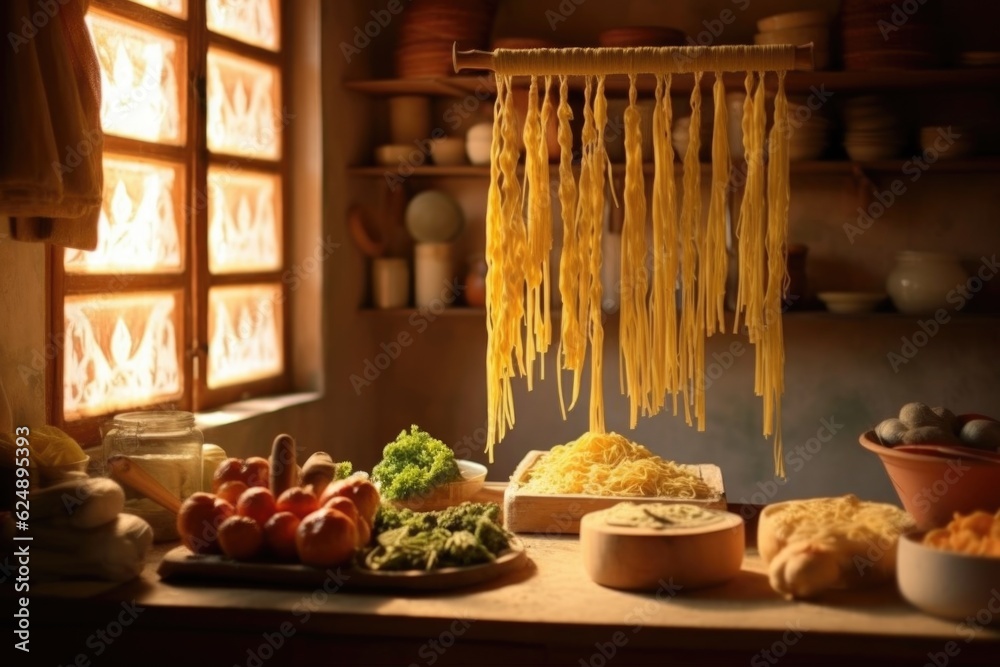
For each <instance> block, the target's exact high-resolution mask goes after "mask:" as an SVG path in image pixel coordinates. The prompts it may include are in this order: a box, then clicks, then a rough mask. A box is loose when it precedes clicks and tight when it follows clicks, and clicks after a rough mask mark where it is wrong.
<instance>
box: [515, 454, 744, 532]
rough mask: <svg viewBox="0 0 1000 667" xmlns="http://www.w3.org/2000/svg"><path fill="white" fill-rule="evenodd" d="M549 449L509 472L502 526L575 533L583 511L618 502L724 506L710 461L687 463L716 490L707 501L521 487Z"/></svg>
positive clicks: (717, 472)
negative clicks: (528, 490)
mask: <svg viewBox="0 0 1000 667" xmlns="http://www.w3.org/2000/svg"><path fill="white" fill-rule="evenodd" d="M547 453H548V452H544V451H539V450H532V451H530V452H528V453H527V455H526V456H525V457H524V459H522V460H521V463H519V464H518V466H517V468H516V469H515V470H514V474H513V475H511V478H510V485H509V486H508V487H507V490H506V491H505V492H504V496H503V516H504V527H505V528H506V529H507V530H509V531H512V532H515V533H546V534H549V535H554V534H570V535H577V534H579V533H580V519H581V518H582V517H583V515H584V514H587V513H589V512H596V511H597V510H603V509H607V508H608V507H611V506H612V505H617V504H618V503H624V502H633V503H642V502H655V503H690V504H692V505H702V506H704V507H708V508H712V509H720V510H724V509H726V492H725V488H724V487H723V484H722V470H720V469H719V466H717V465H713V464H711V463H703V464H700V465H693V466H690V467H691V468H694V469H696V470H697V472H698V474H700V475H701V478H702V479H703V480H705V482H707V483H708V485H709V486H711V487H712V488H713V489H715V490H717V491H718V492H719V495H718V497H717V498H713V499H710V500H688V499H678V498H666V497H648V498H646V497H624V496H588V495H584V494H578V493H567V494H537V493H525V492H524V491H523V490H522V489H521V484H523V483H524V480H525V476H526V474H527V472H528V470H529V469H530V468H531V467H532V466H533V465H535V463H536V462H537V461H538V459H539V457H541V456H542V455H543V454H547Z"/></svg>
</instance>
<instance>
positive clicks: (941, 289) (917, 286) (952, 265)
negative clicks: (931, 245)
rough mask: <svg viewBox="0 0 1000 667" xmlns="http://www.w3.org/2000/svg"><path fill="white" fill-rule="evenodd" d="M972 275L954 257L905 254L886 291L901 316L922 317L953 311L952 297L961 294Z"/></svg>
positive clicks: (898, 258)
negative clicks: (941, 310) (962, 288)
mask: <svg viewBox="0 0 1000 667" xmlns="http://www.w3.org/2000/svg"><path fill="white" fill-rule="evenodd" d="M968 277H969V276H968V274H967V273H966V272H965V269H963V268H962V265H961V264H960V263H959V261H958V258H957V257H955V256H954V255H948V254H945V253H936V252H917V251H914V250H904V251H902V252H899V253H897V254H896V265H895V266H894V267H893V269H892V271H891V272H890V273H889V278H888V279H887V280H886V291H887V292H888V293H889V296H891V297H892V302H893V304H895V306H896V309H897V310H899V311H900V312H901V313H908V314H920V313H930V312H934V311H936V310H937V309H939V308H951V307H953V304H952V303H950V302H949V298H948V296H949V294H956V295H957V294H960V292H959V291H958V289H957V288H959V287H960V286H962V285H964V284H965V281H966V280H967V279H968Z"/></svg>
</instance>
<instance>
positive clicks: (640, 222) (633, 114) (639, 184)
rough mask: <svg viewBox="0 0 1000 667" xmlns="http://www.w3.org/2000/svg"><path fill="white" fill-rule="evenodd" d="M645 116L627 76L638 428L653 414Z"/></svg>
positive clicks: (624, 273) (631, 329) (632, 353)
mask: <svg viewBox="0 0 1000 667" xmlns="http://www.w3.org/2000/svg"><path fill="white" fill-rule="evenodd" d="M640 122H641V117H640V114H639V109H638V108H637V107H636V88H635V76H634V75H632V76H630V77H629V104H628V107H627V108H626V109H625V197H624V199H625V221H624V223H623V225H622V249H621V258H622V259H621V324H620V331H621V333H620V335H619V349H620V355H619V356H620V358H621V360H622V362H623V363H622V368H623V370H624V373H625V383H626V389H627V392H626V393H627V395H628V397H629V426H630V428H635V425H636V423H637V422H638V420H639V411H640V409H641V410H643V411H644V412H645V413H646V414H649V413H650V394H651V388H650V386H649V382H650V377H649V376H650V367H651V361H652V359H651V352H652V350H651V348H650V344H649V343H650V341H649V312H648V308H647V302H646V298H647V292H648V289H649V284H648V283H649V278H648V276H647V273H646V253H647V248H646V185H645V181H644V178H643V174H642V130H641V129H640Z"/></svg>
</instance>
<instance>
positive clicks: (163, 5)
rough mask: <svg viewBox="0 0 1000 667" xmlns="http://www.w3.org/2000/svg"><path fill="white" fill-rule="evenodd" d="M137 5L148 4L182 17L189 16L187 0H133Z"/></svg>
mask: <svg viewBox="0 0 1000 667" xmlns="http://www.w3.org/2000/svg"><path fill="white" fill-rule="evenodd" d="M132 2H134V3H136V4H137V5H146V6H147V7H152V8H153V9H158V10H160V11H161V12H166V13H167V14H173V15H174V16H179V17H181V18H186V17H187V2H186V1H185V0H132Z"/></svg>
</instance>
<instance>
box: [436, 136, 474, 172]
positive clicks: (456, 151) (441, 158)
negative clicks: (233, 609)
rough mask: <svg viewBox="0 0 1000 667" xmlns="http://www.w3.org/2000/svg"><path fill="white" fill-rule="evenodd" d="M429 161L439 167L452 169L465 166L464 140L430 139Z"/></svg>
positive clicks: (459, 138) (460, 138) (448, 138)
mask: <svg viewBox="0 0 1000 667" xmlns="http://www.w3.org/2000/svg"><path fill="white" fill-rule="evenodd" d="M431 159H432V160H434V164H436V165H438V166H439V167H454V166H457V165H462V164H465V163H466V162H465V139H463V138H462V137H441V138H440V139H432V140H431Z"/></svg>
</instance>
